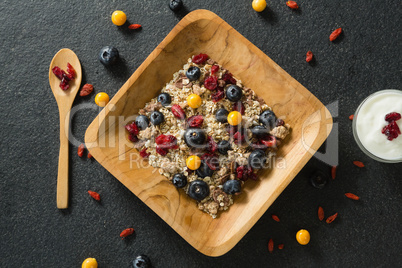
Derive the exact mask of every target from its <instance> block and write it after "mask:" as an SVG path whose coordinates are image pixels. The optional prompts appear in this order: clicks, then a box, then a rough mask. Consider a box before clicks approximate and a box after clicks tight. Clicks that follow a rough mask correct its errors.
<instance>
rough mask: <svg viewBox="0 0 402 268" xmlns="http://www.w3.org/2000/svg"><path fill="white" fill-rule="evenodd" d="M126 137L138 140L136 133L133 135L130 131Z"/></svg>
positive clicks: (133, 140) (134, 140)
mask: <svg viewBox="0 0 402 268" xmlns="http://www.w3.org/2000/svg"><path fill="white" fill-rule="evenodd" d="M128 139H129V140H130V141H132V142H137V141H138V137H137V135H134V134H133V133H130V134H129V135H128Z"/></svg>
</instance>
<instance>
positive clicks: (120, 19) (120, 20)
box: [112, 10, 127, 26]
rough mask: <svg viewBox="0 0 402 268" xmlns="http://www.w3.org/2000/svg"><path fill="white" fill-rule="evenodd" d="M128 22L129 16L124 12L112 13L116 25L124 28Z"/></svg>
mask: <svg viewBox="0 0 402 268" xmlns="http://www.w3.org/2000/svg"><path fill="white" fill-rule="evenodd" d="M126 20H127V16H126V13H124V12H123V11H121V10H116V11H114V12H113V13H112V22H113V24H114V25H117V26H122V25H123V24H124V23H126Z"/></svg>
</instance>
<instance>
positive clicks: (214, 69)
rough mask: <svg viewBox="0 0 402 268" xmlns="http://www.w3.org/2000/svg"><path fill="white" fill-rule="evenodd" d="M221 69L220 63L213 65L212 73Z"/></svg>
mask: <svg viewBox="0 0 402 268" xmlns="http://www.w3.org/2000/svg"><path fill="white" fill-rule="evenodd" d="M218 71H219V66H218V65H213V66H212V67H211V74H215V73H217V72H218Z"/></svg>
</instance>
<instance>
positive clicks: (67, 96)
mask: <svg viewBox="0 0 402 268" xmlns="http://www.w3.org/2000/svg"><path fill="white" fill-rule="evenodd" d="M67 63H70V64H71V65H72V66H73V68H74V69H75V73H76V77H75V79H74V80H72V81H70V82H69V85H70V87H69V89H67V90H62V89H61V88H60V86H59V85H60V80H59V79H58V78H57V77H56V76H55V75H54V74H53V72H52V69H53V67H55V66H59V67H60V68H61V69H63V70H66V69H67ZM81 79H82V69H81V63H80V61H79V59H78V57H77V55H75V53H74V52H73V51H72V50H71V49H68V48H63V49H61V50H59V52H57V53H56V55H54V57H53V59H52V61H51V62H50V67H49V84H50V88H51V89H52V92H53V95H54V97H55V99H56V102H57V106H58V107H59V116H60V152H59V168H58V174H57V208H59V209H65V208H67V207H68V153H69V152H68V146H69V139H68V134H69V128H70V110H71V107H72V105H73V102H74V99H75V96H76V95H77V92H78V90H79V88H80V85H81Z"/></svg>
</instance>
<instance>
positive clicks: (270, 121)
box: [259, 110, 276, 130]
mask: <svg viewBox="0 0 402 268" xmlns="http://www.w3.org/2000/svg"><path fill="white" fill-rule="evenodd" d="M259 121H260V123H261V124H263V125H264V126H265V127H266V128H268V129H269V130H271V129H273V128H274V127H275V126H276V116H275V114H274V112H273V111H271V110H265V111H263V112H262V113H261V114H260V118H259Z"/></svg>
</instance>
